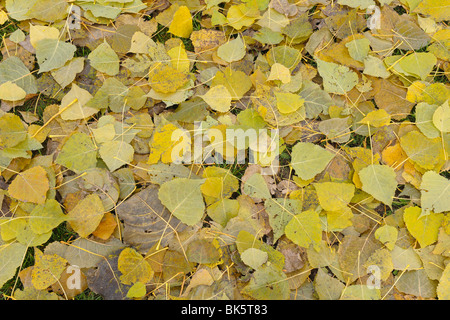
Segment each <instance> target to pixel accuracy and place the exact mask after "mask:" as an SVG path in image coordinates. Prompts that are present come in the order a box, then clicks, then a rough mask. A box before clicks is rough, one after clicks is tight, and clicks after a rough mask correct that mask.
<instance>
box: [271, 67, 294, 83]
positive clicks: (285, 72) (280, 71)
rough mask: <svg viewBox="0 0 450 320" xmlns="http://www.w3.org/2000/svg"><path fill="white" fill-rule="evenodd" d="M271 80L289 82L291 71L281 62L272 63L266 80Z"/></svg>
mask: <svg viewBox="0 0 450 320" xmlns="http://www.w3.org/2000/svg"><path fill="white" fill-rule="evenodd" d="M271 80H280V81H281V82H282V83H284V84H286V83H289V82H291V71H290V70H289V69H288V68H286V67H285V66H283V65H282V64H281V63H274V64H273V65H272V67H271V69H270V75H269V77H268V78H267V81H271Z"/></svg>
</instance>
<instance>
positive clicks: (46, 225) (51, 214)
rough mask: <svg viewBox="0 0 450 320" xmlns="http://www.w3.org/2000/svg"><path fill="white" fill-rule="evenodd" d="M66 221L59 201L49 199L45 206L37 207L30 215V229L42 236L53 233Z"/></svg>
mask: <svg viewBox="0 0 450 320" xmlns="http://www.w3.org/2000/svg"><path fill="white" fill-rule="evenodd" d="M64 221H66V215H65V214H64V213H63V211H62V209H61V206H60V204H59V203H58V201H56V200H53V199H48V200H47V201H46V202H45V204H44V205H38V206H36V207H35V208H34V209H33V211H31V213H30V221H29V224H30V227H31V230H33V232H34V233H37V234H42V233H47V232H50V231H52V230H53V229H54V228H56V227H57V226H58V225H60V224H61V223H62V222H64Z"/></svg>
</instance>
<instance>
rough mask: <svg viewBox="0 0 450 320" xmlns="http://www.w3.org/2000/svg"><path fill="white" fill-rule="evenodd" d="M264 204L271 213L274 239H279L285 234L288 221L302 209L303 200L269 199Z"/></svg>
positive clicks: (268, 212)
mask: <svg viewBox="0 0 450 320" xmlns="http://www.w3.org/2000/svg"><path fill="white" fill-rule="evenodd" d="M264 206H265V208H266V211H267V214H268V215H269V223H270V226H271V227H272V230H273V240H274V241H277V240H278V239H279V238H280V237H281V236H282V235H283V234H284V229H285V227H286V225H287V224H288V222H289V221H291V219H292V217H294V216H295V215H297V214H299V213H300V212H301V210H302V202H301V201H300V200H296V199H284V198H280V199H278V198H275V199H269V201H266V202H265V203H264Z"/></svg>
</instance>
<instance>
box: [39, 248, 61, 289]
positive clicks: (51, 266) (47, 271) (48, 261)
mask: <svg viewBox="0 0 450 320" xmlns="http://www.w3.org/2000/svg"><path fill="white" fill-rule="evenodd" d="M34 250H35V259H36V263H35V264H34V267H33V270H32V271H31V283H32V284H33V286H34V287H35V288H36V289H38V290H44V289H46V288H48V287H49V286H51V285H52V284H54V283H55V282H57V281H58V279H59V277H60V276H61V274H62V272H63V271H64V270H65V269H66V264H67V260H66V259H64V258H61V257H60V256H58V255H57V254H53V255H48V254H43V253H42V251H40V250H39V249H37V248H35V249H34Z"/></svg>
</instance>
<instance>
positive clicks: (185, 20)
mask: <svg viewBox="0 0 450 320" xmlns="http://www.w3.org/2000/svg"><path fill="white" fill-rule="evenodd" d="M192 30H193V25H192V16H191V12H190V11H189V8H188V7H186V6H181V7H180V8H179V9H178V10H177V12H175V14H174V16H173V20H172V23H171V24H170V27H169V32H170V33H172V34H173V35H175V36H177V37H181V38H189V36H190V35H191V33H192Z"/></svg>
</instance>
